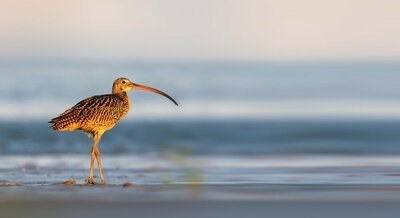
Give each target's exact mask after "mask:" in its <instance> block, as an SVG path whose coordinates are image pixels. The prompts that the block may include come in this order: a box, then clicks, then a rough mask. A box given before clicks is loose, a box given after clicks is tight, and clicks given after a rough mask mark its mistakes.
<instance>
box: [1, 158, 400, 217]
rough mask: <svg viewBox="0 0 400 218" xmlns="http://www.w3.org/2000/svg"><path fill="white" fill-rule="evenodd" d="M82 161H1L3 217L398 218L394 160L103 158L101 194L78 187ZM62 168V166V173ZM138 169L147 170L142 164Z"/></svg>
mask: <svg viewBox="0 0 400 218" xmlns="http://www.w3.org/2000/svg"><path fill="white" fill-rule="evenodd" d="M86 159H87V157H86V156H59V157H43V156H37V157H23V158H21V157H11V156H9V157H4V158H3V159H2V160H3V161H2V165H0V215H1V216H0V217H11V218H13V217H60V218H64V217H65V218H67V217H68V218H69V217H97V218H102V217H163V218H168V217H171V218H181V217H182V218H187V217H194V218H197V217H199V218H200V217H201V218H204V217H207V218H209V217H219V218H225V217H226V218H228V217H229V218H236V217H238V218H239V217H246V218H247V217H299V218H302V217H304V218H313V217H318V218H320V217H323V218H326V217H327V218H330V217H363V218H365V217H367V218H368V217H379V218H381V217H383V218H385V217H398V214H400V174H399V172H400V169H399V167H398V166H399V159H398V157H390V156H384V157H328V156H326V157H312V158H310V157H299V156H297V157H286V158H283V157H275V158H273V157H270V158H265V157H259V158H256V157H252V158H249V159H246V158H244V159H243V158H233V159H232V158H231V159H225V160H224V159H223V158H207V159H201V158H200V159H199V158H189V159H186V160H181V161H179V163H176V162H173V161H168V160H161V159H160V158H157V160H155V159H154V160H153V159H151V158H145V159H137V158H136V157H121V156H120V157H115V158H112V157H108V158H107V159H106V162H108V163H107V164H106V166H107V168H106V169H105V170H106V171H105V172H106V179H107V182H108V183H107V185H104V186H103V185H96V186H87V185H85V184H84V180H85V178H86V176H87V173H88V170H87V169H86V168H85V167H86V162H87V161H86ZM65 160H70V162H69V164H63V163H64V161H65ZM142 160H147V161H148V162H149V163H152V165H143V163H141V161H142ZM7 161H9V162H7ZM157 161H158V162H157ZM128 163H129V164H130V165H129V164H128ZM186 163H188V164H186ZM121 166H122V167H121ZM95 179H96V180H99V178H97V177H96V178H95Z"/></svg>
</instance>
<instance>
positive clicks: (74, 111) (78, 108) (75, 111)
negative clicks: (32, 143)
mask: <svg viewBox="0 0 400 218" xmlns="http://www.w3.org/2000/svg"><path fill="white" fill-rule="evenodd" d="M98 97H99V96H92V97H89V98H87V99H85V100H82V101H80V102H79V103H77V104H76V105H74V106H73V107H71V108H70V109H68V110H66V111H65V112H64V113H62V114H60V115H58V116H57V117H56V118H54V119H52V120H51V121H50V122H49V123H57V122H58V121H60V120H63V119H64V118H66V117H70V116H72V115H80V114H81V113H82V111H84V110H85V108H86V107H87V106H88V105H89V104H90V102H93V100H94V99H96V98H98Z"/></svg>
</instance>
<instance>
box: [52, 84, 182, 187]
mask: <svg viewBox="0 0 400 218" xmlns="http://www.w3.org/2000/svg"><path fill="white" fill-rule="evenodd" d="M132 89H138V90H145V91H150V92H154V93H157V94H160V95H163V96H165V97H166V98H168V99H169V100H171V101H172V102H173V103H174V104H175V105H176V106H178V103H177V102H176V101H175V100H174V99H173V98H172V97H170V96H169V95H167V94H166V93H164V92H162V91H160V90H158V89H155V88H152V87H149V86H144V85H139V84H136V83H133V82H131V81H130V80H129V79H127V78H118V79H117V80H115V81H114V83H113V86H112V93H111V94H105V95H95V96H92V97H89V98H86V99H85V100H82V101H80V102H79V103H77V104H76V105H75V106H73V107H72V108H70V109H68V110H66V111H65V112H64V113H62V114H60V115H59V116H57V117H56V118H53V119H52V120H51V121H50V122H49V123H50V124H52V126H51V127H50V128H51V129H53V130H56V131H75V130H82V131H84V132H85V133H86V134H87V135H88V136H90V137H92V138H93V147H92V152H91V160H90V171H89V176H88V178H87V180H86V183H87V185H96V184H97V183H95V181H94V179H93V170H94V159H96V160H97V165H98V169H99V173H100V179H101V183H100V184H102V185H104V184H106V183H105V179H104V175H103V170H102V167H101V159H100V156H101V153H100V150H99V148H98V146H99V142H100V140H101V137H102V136H103V134H104V133H105V132H106V131H108V130H110V129H112V128H113V127H114V126H115V125H116V124H117V123H118V122H119V121H120V120H122V119H123V118H124V117H125V116H126V115H127V114H128V112H129V109H130V106H131V103H130V100H129V96H128V92H129V91H131V90H132Z"/></svg>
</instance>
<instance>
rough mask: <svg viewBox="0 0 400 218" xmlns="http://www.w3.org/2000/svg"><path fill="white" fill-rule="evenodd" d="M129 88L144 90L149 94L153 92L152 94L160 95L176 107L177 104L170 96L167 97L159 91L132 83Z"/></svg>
mask: <svg viewBox="0 0 400 218" xmlns="http://www.w3.org/2000/svg"><path fill="white" fill-rule="evenodd" d="M131 87H132V89H139V90H145V91H150V92H154V93H157V94H160V95H162V96H164V97H166V98H168V99H169V100H171V101H172V102H174V104H175V105H176V106H178V103H177V102H176V101H175V100H174V99H173V98H172V97H171V96H169V95H167V94H166V93H165V92H162V91H160V90H158V89H155V88H151V87H148V86H143V85H139V84H135V83H132V84H131Z"/></svg>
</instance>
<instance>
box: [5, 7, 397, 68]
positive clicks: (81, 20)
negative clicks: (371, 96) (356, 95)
mask: <svg viewBox="0 0 400 218" xmlns="http://www.w3.org/2000/svg"><path fill="white" fill-rule="evenodd" d="M399 10H400V1H399V0H329V1H328V0H81V1H79V0H35V1H32V0H1V1H0V57H2V58H4V57H6V58H20V57H22V58H27V57H28V58H29V57H33V58H76V59H128V60H154V59H158V60H232V59H233V60H257V61H316V60H317V61H318V60H399V59H400V42H399V40H400V13H399Z"/></svg>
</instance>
